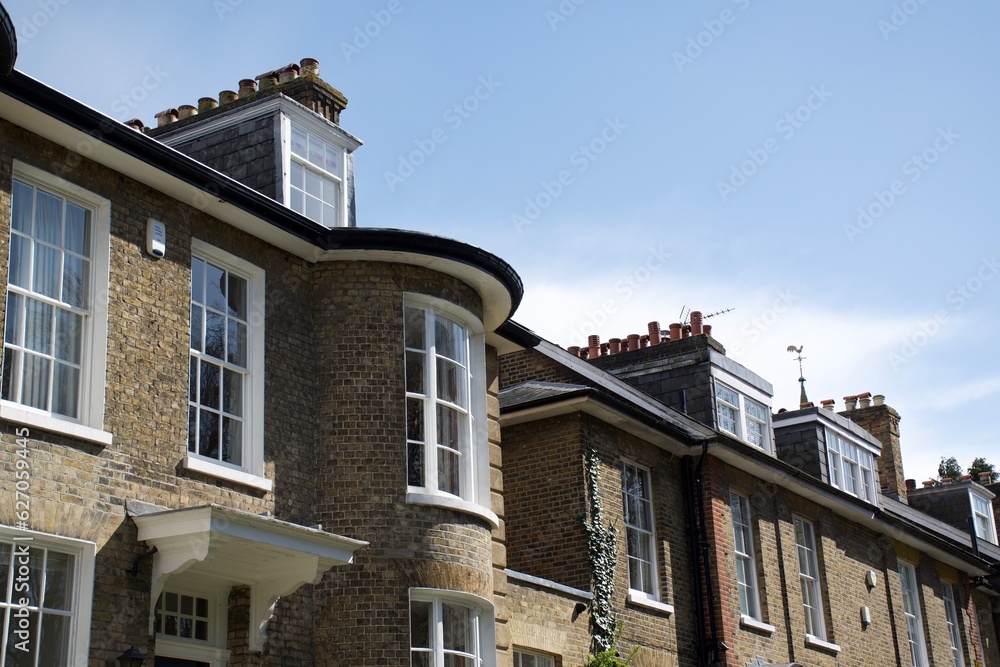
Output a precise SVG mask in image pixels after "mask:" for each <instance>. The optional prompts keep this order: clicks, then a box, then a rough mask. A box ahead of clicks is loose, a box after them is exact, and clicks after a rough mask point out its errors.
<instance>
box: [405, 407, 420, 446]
mask: <svg viewBox="0 0 1000 667" xmlns="http://www.w3.org/2000/svg"><path fill="white" fill-rule="evenodd" d="M406 439H407V440H417V441H423V440H424V402H423V401H422V400H420V399H419V398H408V399H406Z"/></svg>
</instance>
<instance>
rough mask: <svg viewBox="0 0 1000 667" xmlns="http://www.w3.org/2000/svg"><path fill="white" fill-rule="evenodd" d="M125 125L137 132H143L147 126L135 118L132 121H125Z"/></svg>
mask: <svg viewBox="0 0 1000 667" xmlns="http://www.w3.org/2000/svg"><path fill="white" fill-rule="evenodd" d="M125 124H126V125H128V126H129V127H131V128H132V129H133V130H135V131H136V132H142V131H143V130H144V129H146V124H145V123H143V122H142V120H141V119H139V118H133V119H132V120H127V121H125Z"/></svg>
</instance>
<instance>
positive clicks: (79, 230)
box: [63, 202, 90, 257]
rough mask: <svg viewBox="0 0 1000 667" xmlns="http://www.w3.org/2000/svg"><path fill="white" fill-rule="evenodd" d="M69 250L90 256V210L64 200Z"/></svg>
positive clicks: (65, 245)
mask: <svg viewBox="0 0 1000 667" xmlns="http://www.w3.org/2000/svg"><path fill="white" fill-rule="evenodd" d="M63 247H65V248H66V249H67V250H69V251H70V252H75V253H76V254H78V255H83V256H84V257H90V211H88V210H87V209H85V208H82V207H80V206H77V205H76V204H73V203H70V202H66V240H65V242H64V244H63Z"/></svg>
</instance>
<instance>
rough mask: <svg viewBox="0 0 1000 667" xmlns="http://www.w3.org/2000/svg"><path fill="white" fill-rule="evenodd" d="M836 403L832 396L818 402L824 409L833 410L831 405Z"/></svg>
mask: <svg viewBox="0 0 1000 667" xmlns="http://www.w3.org/2000/svg"><path fill="white" fill-rule="evenodd" d="M836 403H837V401H835V400H833V399H832V398H827V399H825V400H822V401H820V402H819V404H820V405H822V406H823V409H824V410H833V406H834V405H835V404H836Z"/></svg>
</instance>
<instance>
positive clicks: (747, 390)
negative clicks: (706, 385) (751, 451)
mask: <svg viewBox="0 0 1000 667" xmlns="http://www.w3.org/2000/svg"><path fill="white" fill-rule="evenodd" d="M711 375H712V379H713V384H712V412H713V414H714V415H715V421H716V428H718V430H719V431H721V432H722V433H728V434H729V435H731V436H732V437H734V438H736V439H737V440H740V441H742V442H745V443H747V444H748V445H750V446H751V447H755V448H756V449H759V450H761V451H762V452H766V453H768V454H770V455H771V456H775V453H774V425H773V423H772V419H771V397H770V396H768V395H767V394H765V393H763V392H761V391H760V390H759V389H756V388H754V387H752V386H751V385H749V384H747V383H746V382H744V381H742V380H740V379H739V378H737V377H735V376H733V375H730V374H729V373H727V372H726V371H724V370H722V369H721V368H718V367H716V366H712V369H711ZM718 384H721V385H722V386H724V387H726V388H727V389H729V390H730V391H732V392H734V393H735V394H736V395H737V396H739V397H740V404H739V405H738V406H737V413H738V417H739V423H738V424H737V425H736V426H737V428H738V429H739V431H740V432H739V433H730V432H729V431H726V430H724V429H723V428H722V427H721V426H719V425H718V421H719V418H718V414H719V395H718V392H717V391H716V390H715V387H716V385H718ZM747 399H750V400H751V401H753V402H754V403H759V404H760V405H762V406H764V414H765V417H766V419H765V421H764V446H763V447H761V446H759V445H757V444H755V443H752V442H750V441H749V440H748V439H747V434H746V430H747V425H746V420H747V407H746V401H747ZM727 405H729V404H728V403H727Z"/></svg>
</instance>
